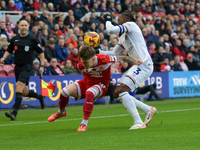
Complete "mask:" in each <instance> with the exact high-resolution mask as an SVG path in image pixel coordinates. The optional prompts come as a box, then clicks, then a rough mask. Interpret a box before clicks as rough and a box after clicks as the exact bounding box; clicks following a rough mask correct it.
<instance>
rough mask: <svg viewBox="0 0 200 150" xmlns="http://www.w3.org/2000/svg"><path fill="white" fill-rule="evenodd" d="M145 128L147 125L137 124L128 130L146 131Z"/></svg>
mask: <svg viewBox="0 0 200 150" xmlns="http://www.w3.org/2000/svg"><path fill="white" fill-rule="evenodd" d="M144 128H146V124H145V123H135V124H134V125H132V126H131V127H130V128H128V130H132V129H144Z"/></svg>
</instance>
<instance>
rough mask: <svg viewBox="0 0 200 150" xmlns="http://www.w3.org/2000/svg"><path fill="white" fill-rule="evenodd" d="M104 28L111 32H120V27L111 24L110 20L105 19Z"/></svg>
mask: <svg viewBox="0 0 200 150" xmlns="http://www.w3.org/2000/svg"><path fill="white" fill-rule="evenodd" d="M106 30H107V31H108V32H109V33H111V34H115V33H120V27H119V26H113V25H112V23H111V22H110V21H106Z"/></svg>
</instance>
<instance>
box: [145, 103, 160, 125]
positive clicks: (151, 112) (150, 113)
mask: <svg viewBox="0 0 200 150" xmlns="http://www.w3.org/2000/svg"><path fill="white" fill-rule="evenodd" d="M156 113H157V109H156V108H155V107H153V106H151V109H150V110H149V111H148V112H147V113H146V114H145V121H144V123H145V124H146V125H148V124H149V123H150V122H151V119H152V118H153V116H154V115H155V114H156Z"/></svg>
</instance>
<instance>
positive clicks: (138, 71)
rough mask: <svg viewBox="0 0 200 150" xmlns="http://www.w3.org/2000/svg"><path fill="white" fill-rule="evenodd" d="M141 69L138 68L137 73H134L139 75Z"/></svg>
mask: <svg viewBox="0 0 200 150" xmlns="http://www.w3.org/2000/svg"><path fill="white" fill-rule="evenodd" d="M140 71H141V69H140V68H139V67H138V68H137V70H136V71H134V72H133V73H135V74H136V75H138V74H139V73H140Z"/></svg>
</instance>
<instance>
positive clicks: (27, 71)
mask: <svg viewBox="0 0 200 150" xmlns="http://www.w3.org/2000/svg"><path fill="white" fill-rule="evenodd" d="M32 68H33V65H32V64H26V65H24V66H17V65H16V66H15V70H14V71H15V79H16V82H17V81H20V82H22V83H25V84H26V85H28V82H29V79H30V75H31V70H32Z"/></svg>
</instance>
